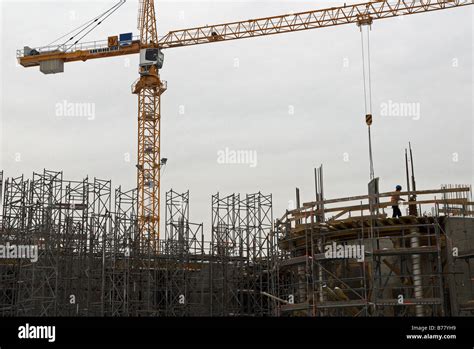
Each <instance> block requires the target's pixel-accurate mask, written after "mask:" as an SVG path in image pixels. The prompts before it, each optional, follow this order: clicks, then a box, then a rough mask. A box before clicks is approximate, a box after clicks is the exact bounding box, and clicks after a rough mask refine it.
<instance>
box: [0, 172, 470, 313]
mask: <svg viewBox="0 0 474 349" xmlns="http://www.w3.org/2000/svg"><path fill="white" fill-rule="evenodd" d="M322 177H323V176H322V168H320V169H319V170H318V171H316V195H315V201H313V202H308V203H302V204H300V203H299V196H297V205H296V206H297V207H296V208H295V209H293V210H288V211H287V212H286V213H285V214H284V215H283V217H281V218H280V219H276V220H274V217H273V210H272V196H271V195H264V194H261V193H256V194H247V195H238V194H232V195H228V196H222V195H220V194H216V195H213V196H212V203H211V205H212V227H210V229H205V228H204V226H203V224H195V223H191V222H190V221H189V212H190V203H189V192H185V193H177V192H175V191H173V190H170V191H168V192H167V193H166V216H165V221H166V224H165V234H164V238H163V239H161V240H160V241H159V246H157V247H156V248H153V247H152V246H151V245H150V244H144V243H143V241H142V238H141V235H140V234H139V231H138V221H137V192H136V190H130V191H122V189H121V188H118V189H115V191H114V192H112V187H111V182H110V181H104V180H98V179H94V180H89V179H88V178H85V179H83V180H81V181H70V180H65V179H63V174H62V173H61V172H52V171H44V172H43V173H40V174H39V173H34V174H33V177H32V178H29V179H26V178H25V177H23V176H21V177H17V178H5V179H4V178H3V175H0V178H1V181H0V183H1V187H0V188H1V189H0V194H1V197H2V200H1V201H2V204H3V207H2V215H1V231H0V246H2V248H3V250H2V252H3V255H2V257H3V258H2V259H0V313H1V315H2V316H23V315H24V316H354V317H355V316H415V315H416V316H458V315H459V316H469V315H471V316H472V315H473V313H474V287H473V285H474V284H473V280H474V272H473V271H474V264H473V257H474V238H473V233H474V218H473V213H474V212H473V211H474V210H473V203H472V198H471V188H470V186H461V185H457V186H448V185H446V186H443V187H442V188H440V189H433V190H410V189H408V192H402V193H401V195H402V196H406V197H407V198H409V201H407V202H406V205H405V206H403V207H402V211H406V214H404V216H403V217H401V218H390V217H389V215H388V213H387V212H386V210H387V207H389V206H390V205H391V204H390V202H389V201H387V200H386V199H387V198H388V197H389V196H391V195H392V194H393V193H379V192H378V179H375V180H373V181H371V183H370V184H369V189H368V192H367V194H364V195H360V196H355V197H347V198H338V199H325V197H324V192H323V180H322ZM405 208H406V209H405ZM28 246H29V247H31V248H35V249H36V250H35V251H36V252H37V256H36V257H37V258H35V259H32V258H22V257H24V256H20V255H18V254H17V255H12V254H8V253H6V251H7V250H9V249H11V251H13V250H15V248H16V249H17V251H18V250H19V249H20V248H26V247H28ZM331 249H332V250H331Z"/></svg>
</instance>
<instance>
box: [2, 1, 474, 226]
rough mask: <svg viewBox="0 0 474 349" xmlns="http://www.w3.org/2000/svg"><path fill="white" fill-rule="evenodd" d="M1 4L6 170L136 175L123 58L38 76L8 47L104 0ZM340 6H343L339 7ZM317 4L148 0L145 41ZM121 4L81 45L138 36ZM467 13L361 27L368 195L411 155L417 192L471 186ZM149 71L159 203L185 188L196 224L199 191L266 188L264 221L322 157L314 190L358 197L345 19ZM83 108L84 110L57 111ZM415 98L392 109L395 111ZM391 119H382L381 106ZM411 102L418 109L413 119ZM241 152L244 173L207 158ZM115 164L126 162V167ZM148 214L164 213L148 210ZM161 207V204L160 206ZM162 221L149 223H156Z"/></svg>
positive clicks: (53, 29)
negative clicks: (151, 29)
mask: <svg viewBox="0 0 474 349" xmlns="http://www.w3.org/2000/svg"><path fill="white" fill-rule="evenodd" d="M0 1H1V16H0V20H1V25H0V30H1V34H0V35H1V40H0V48H1V55H0V59H1V63H0V67H1V75H2V76H1V109H0V111H1V118H0V121H1V152H0V155H1V158H0V168H1V169H4V171H5V175H6V176H18V175H20V174H22V173H24V174H25V175H27V176H28V177H30V176H31V174H32V172H33V171H36V172H41V171H42V170H43V168H47V169H50V170H63V171H64V177H65V178H67V179H74V180H78V179H82V178H84V177H85V176H87V175H88V176H89V177H90V178H93V177H97V178H101V179H111V180H112V185H113V186H114V187H116V186H119V185H122V187H124V188H131V187H133V186H135V185H136V184H135V183H136V168H135V164H136V160H135V159H136V149H137V145H136V139H137V97H136V96H135V95H132V94H131V91H130V86H131V84H132V83H133V82H134V81H135V80H136V79H137V77H138V69H137V65H138V57H137V56H128V57H118V58H109V59H103V60H93V61H88V62H85V63H83V62H79V63H68V64H66V65H65V73H64V74H56V75H43V74H41V73H40V72H39V69H38V68H28V69H25V68H23V67H21V66H19V65H18V64H17V62H16V58H15V53H16V49H19V48H22V47H23V46H26V45H27V46H31V47H37V46H42V45H46V44H48V43H49V42H51V41H53V40H54V39H56V38H57V37H59V36H61V35H63V34H65V33H66V32H68V31H70V30H71V29H73V28H75V27H78V26H79V25H81V24H82V23H84V22H86V21H87V20H89V19H91V18H92V17H94V16H96V15H97V14H99V13H100V12H102V11H104V10H105V9H107V8H109V7H111V6H112V5H113V4H114V2H113V1H7V0H0ZM346 2H347V3H351V2H350V1H346ZM340 4H342V1H341V2H329V1H314V0H312V1H305V2H299V1H293V0H292V1H222V0H221V1H156V7H157V15H158V31H159V34H160V36H162V35H164V34H165V33H166V32H168V31H170V30H175V29H183V28H187V27H193V26H200V25H206V24H209V25H210V24H214V23H221V22H226V21H234V20H246V19H250V18H257V17H266V16H271V15H279V14H285V13H291V12H298V11H305V10H312V9H318V8H324V7H331V6H337V5H340ZM137 6H138V2H137V1H132V0H129V1H127V3H126V4H125V5H124V6H123V7H121V8H120V10H119V11H118V12H116V13H115V14H114V15H113V16H112V17H110V18H109V19H108V20H107V21H106V22H105V23H104V24H103V25H102V26H101V28H98V29H97V30H96V31H94V32H93V33H91V34H90V35H89V36H88V38H87V39H86V40H85V41H92V40H104V39H106V38H107V37H108V36H110V35H116V34H119V33H125V32H130V31H132V32H134V33H135V34H137V29H136V17H137ZM472 8H473V7H472V6H468V7H463V8H457V9H450V10H445V11H436V12H431V13H427V14H417V15H413V16H405V17H401V18H395V19H385V20H381V21H376V22H375V23H374V25H373V27H372V31H371V34H370V36H371V37H370V38H371V52H372V84H373V92H372V93H373V114H374V124H373V127H372V133H373V152H374V166H375V175H376V176H378V177H380V187H381V188H380V189H381V191H389V190H392V188H393V187H394V186H395V185H396V184H402V185H403V184H405V169H404V149H405V147H406V146H407V145H408V142H409V141H411V142H412V145H413V148H414V156H415V166H416V168H415V171H416V176H417V185H418V189H432V188H439V186H440V185H441V184H445V183H456V184H472V183H473V131H474V129H473V126H474V125H473V109H472V108H473V107H472V101H473V91H472V89H473V57H472V54H473V51H472V50H473V12H472ZM161 76H162V78H163V79H164V80H167V81H168V91H166V92H165V94H164V95H163V97H162V103H163V106H162V140H161V141H162V157H167V158H168V159H169V160H168V165H167V167H166V170H165V171H164V175H163V177H162V195H163V196H162V198H163V203H164V193H165V191H167V190H169V189H170V188H173V189H174V190H176V191H178V192H183V191H186V190H188V189H189V190H190V195H191V203H190V211H191V220H192V221H194V222H203V221H204V223H205V227H204V228H205V230H207V231H208V230H209V221H210V215H211V199H210V197H211V195H212V194H215V193H216V192H218V191H219V192H220V193H221V194H222V195H225V194H231V193H242V194H245V193H253V192H258V191H261V192H262V193H264V194H269V193H272V194H273V201H274V217H275V218H276V217H280V216H281V215H282V214H283V213H284V210H285V209H286V208H287V207H288V201H289V200H293V199H294V191H295V187H296V186H298V187H300V189H301V196H302V201H303V202H305V201H311V200H313V199H314V177H313V168H314V167H316V166H318V165H319V164H321V163H322V164H324V169H325V173H324V174H325V177H324V181H325V191H326V197H327V198H335V197H341V196H350V195H361V194H365V193H366V191H367V182H368V180H369V162H368V150H367V149H368V141H367V126H366V124H365V120H364V113H365V112H364V99H363V86H362V81H363V80H362V63H361V41H360V32H359V28H358V27H357V26H356V25H343V26H338V27H329V28H324V29H316V30H309V31H303V32H297V33H289V34H282V35H276V36H271V37H263V38H252V39H244V40H236V41H230V42H223V43H213V44H209V45H200V46H191V47H186V48H175V49H170V50H166V51H165V65H164V68H163V69H162V71H161ZM64 103H73V104H76V105H77V104H78V103H88V105H89V106H90V107H91V108H93V111H94V115H93V117H80V116H73V117H70V116H64V115H61V113H60V112H58V108H61V107H60V106H61V105H63V104H64ZM408 105H410V106H414V107H415V109H414V110H415V111H414V112H413V113H412V115H408V116H397V115H392V114H396V112H395V113H394V112H393V111H394V110H395V109H391V107H394V106H395V107H396V106H408ZM387 107H388V108H389V110H392V113H390V112H388V113H387V112H386V108H387ZM417 110H419V112H417ZM226 148H227V149H228V150H229V151H238V150H248V151H251V152H252V153H251V154H256V156H257V158H256V160H257V162H256V163H255V165H256V166H253V164H252V163H247V164H222V163H220V161H218V160H219V158H218V152H219V151H223V150H225V149H226ZM129 159H130V161H128V160H129ZM162 210H163V208H162ZM163 212H164V211H163ZM162 222H163V221H162Z"/></svg>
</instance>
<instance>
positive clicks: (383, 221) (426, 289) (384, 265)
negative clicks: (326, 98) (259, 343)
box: [275, 172, 474, 316]
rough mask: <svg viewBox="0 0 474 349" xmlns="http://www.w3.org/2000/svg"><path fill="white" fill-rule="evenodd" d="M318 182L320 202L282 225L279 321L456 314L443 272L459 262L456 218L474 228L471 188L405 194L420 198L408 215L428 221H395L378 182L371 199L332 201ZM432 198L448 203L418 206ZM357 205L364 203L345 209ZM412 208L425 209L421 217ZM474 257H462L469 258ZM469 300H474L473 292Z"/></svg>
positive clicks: (279, 233)
mask: <svg viewBox="0 0 474 349" xmlns="http://www.w3.org/2000/svg"><path fill="white" fill-rule="evenodd" d="M319 174H320V173H319V172H318V176H317V181H316V183H317V185H316V188H317V190H316V198H317V200H316V201H315V202H310V203H304V204H303V205H302V207H298V208H296V209H295V210H291V211H288V212H286V214H285V215H284V216H283V217H282V218H281V219H279V220H278V221H277V223H276V227H275V231H276V234H277V239H278V247H279V251H280V256H279V258H277V259H276V268H278V275H279V282H278V286H279V287H278V295H277V296H278V298H279V299H280V300H281V301H280V302H279V305H278V314H279V315H282V316H445V315H448V314H449V313H451V314H453V312H452V311H450V310H452V308H453V307H454V306H455V304H456V303H457V300H456V299H455V298H456V297H451V299H449V297H446V294H449V293H450V292H451V294H452V293H453V292H454V291H455V287H454V286H453V284H452V281H451V280H450V279H451V278H452V277H453V275H452V271H451V272H448V273H446V272H445V271H443V270H444V269H446V267H448V266H449V263H455V262H453V261H451V262H450V260H452V258H451V249H450V248H449V245H448V242H449V239H450V237H449V236H448V234H447V233H446V231H445V226H446V223H447V222H448V220H449V218H450V217H454V216H458V217H462V218H463V219H465V220H464V221H463V222H464V223H466V222H470V223H471V224H472V221H473V220H472V219H471V220H467V219H466V218H467V217H469V216H471V217H472V209H470V207H472V201H470V197H471V188H470V187H469V186H461V185H457V186H443V187H442V188H441V189H435V190H424V191H411V192H409V193H401V195H410V197H413V195H414V196H415V197H417V198H418V199H417V201H416V202H414V201H410V200H408V201H407V203H406V204H407V206H409V210H408V211H409V213H410V212H423V213H422V214H421V215H410V214H409V215H407V216H403V217H400V218H390V217H388V216H387V213H386V212H385V209H386V208H387V207H389V206H391V205H392V203H391V202H390V201H389V202H382V199H383V198H385V197H388V196H391V195H393V193H381V194H380V193H378V179H375V181H376V182H372V183H371V184H369V194H368V195H361V196H355V197H348V198H339V199H332V200H325V199H324V198H323V195H322V191H321V190H318V188H319V189H321V188H322V181H321V179H320V176H319ZM318 185H319V186H318ZM427 195H440V196H441V199H436V196H435V198H434V199H432V198H430V199H423V200H420V199H419V198H420V197H422V196H427ZM354 201H358V203H357V204H346V205H345V206H341V205H342V204H343V203H345V202H347V203H350V202H354ZM334 205H337V206H335V207H334ZM413 205H417V206H418V207H417V209H416V210H413V209H412V207H411V206H413ZM432 213H434V214H432ZM441 213H449V215H448V214H445V215H442V214H441ZM330 215H332V216H330ZM472 229H473V226H472V225H470V226H469V228H466V229H465V230H464V231H465V233H466V234H465V236H466V238H465V241H464V242H463V245H465V244H467V241H472V240H473V238H472ZM469 230H471V231H469ZM469 232H470V233H471V234H469ZM468 256H470V255H469V254H463V258H465V257H468ZM457 259H459V257H458V258H457ZM455 260H456V259H455ZM453 268H454V267H453ZM453 270H454V269H453ZM466 274H468V273H467V272H463V276H462V280H467V277H468V275H466ZM446 284H448V285H446ZM449 288H451V291H449ZM471 291H472V288H471ZM470 299H471V300H472V299H474V294H473V293H472V292H471V294H470ZM446 303H449V305H448V304H446ZM469 307H470V308H469ZM471 308H472V302H471V303H469V302H467V303H466V305H465V308H463V309H471ZM455 315H457V314H455Z"/></svg>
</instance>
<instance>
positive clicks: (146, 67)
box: [140, 48, 165, 75]
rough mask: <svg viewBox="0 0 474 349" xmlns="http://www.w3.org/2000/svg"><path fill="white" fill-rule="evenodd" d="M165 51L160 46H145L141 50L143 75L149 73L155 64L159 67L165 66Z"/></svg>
mask: <svg viewBox="0 0 474 349" xmlns="http://www.w3.org/2000/svg"><path fill="white" fill-rule="evenodd" d="M164 59H165V55H164V53H163V52H162V51H161V50H160V49H159V48H145V49H141V50H140V68H142V69H141V72H140V74H141V75H148V74H149V71H150V68H151V67H152V66H155V67H156V68H157V69H161V68H163V61H164Z"/></svg>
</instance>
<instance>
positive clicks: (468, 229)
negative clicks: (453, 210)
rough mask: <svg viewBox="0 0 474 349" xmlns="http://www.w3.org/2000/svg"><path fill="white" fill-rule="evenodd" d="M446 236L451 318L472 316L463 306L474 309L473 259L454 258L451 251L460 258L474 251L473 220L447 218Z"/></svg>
mask: <svg viewBox="0 0 474 349" xmlns="http://www.w3.org/2000/svg"><path fill="white" fill-rule="evenodd" d="M444 231H445V233H446V236H447V249H446V262H447V265H446V268H445V273H448V274H447V277H446V278H445V282H446V283H447V287H448V289H449V302H450V307H451V315H452V316H463V315H464V316H465V315H471V316H472V315H473V312H469V311H466V310H463V309H462V308H463V305H467V304H468V302H471V303H470V306H471V307H472V308H474V258H456V256H455V255H454V253H453V249H454V248H457V249H458V255H459V256H461V255H463V254H466V253H468V252H471V253H472V252H473V251H474V218H471V217H466V218H463V217H449V218H447V219H446V221H445V224H444Z"/></svg>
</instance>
